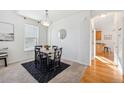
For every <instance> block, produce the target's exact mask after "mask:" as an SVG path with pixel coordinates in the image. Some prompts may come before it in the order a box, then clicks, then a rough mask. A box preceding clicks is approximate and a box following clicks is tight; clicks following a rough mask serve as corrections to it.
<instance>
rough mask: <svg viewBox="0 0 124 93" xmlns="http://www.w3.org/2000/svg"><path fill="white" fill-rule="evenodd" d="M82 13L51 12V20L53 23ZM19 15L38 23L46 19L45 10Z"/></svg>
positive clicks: (21, 12)
mask: <svg viewBox="0 0 124 93" xmlns="http://www.w3.org/2000/svg"><path fill="white" fill-rule="evenodd" d="M79 12H81V10H49V11H48V14H49V18H50V20H51V21H52V22H55V21H57V20H60V19H62V18H65V17H68V16H71V15H74V14H77V13H79ZM17 13H18V14H19V15H21V16H24V17H28V18H31V19H34V20H37V21H41V20H43V19H44V14H45V11H44V10H19V11H17Z"/></svg>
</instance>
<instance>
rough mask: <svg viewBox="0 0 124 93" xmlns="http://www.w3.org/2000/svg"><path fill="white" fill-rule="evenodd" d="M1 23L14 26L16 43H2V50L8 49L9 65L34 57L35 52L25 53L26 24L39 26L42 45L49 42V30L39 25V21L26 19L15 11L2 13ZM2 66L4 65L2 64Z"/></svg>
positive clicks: (0, 14) (0, 44)
mask: <svg viewBox="0 0 124 93" xmlns="http://www.w3.org/2000/svg"><path fill="white" fill-rule="evenodd" d="M0 21H1V22H8V23H12V24H14V39H15V40H14V41H9V42H7V41H6V42H5V41H4V42H0V48H3V47H8V63H13V62H19V61H23V60H27V59H31V58H33V57H34V54H33V53H34V52H32V51H29V52H24V24H25V23H28V24H33V25H39V27H40V41H39V43H40V44H44V43H46V42H47V31H46V30H47V29H46V28H44V27H43V26H41V25H40V24H38V23H37V21H34V20H31V19H26V20H24V18H23V17H21V16H19V15H17V14H16V12H15V11H3V10H1V11H0ZM1 61H2V60H0V64H1V63H4V62H1Z"/></svg>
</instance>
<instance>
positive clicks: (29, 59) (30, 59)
mask: <svg viewBox="0 0 124 93" xmlns="http://www.w3.org/2000/svg"><path fill="white" fill-rule="evenodd" d="M32 60H34V58H28V59H22V60H18V61H12V62H9V63H8V65H10V64H14V63H19V62H28V61H32Z"/></svg>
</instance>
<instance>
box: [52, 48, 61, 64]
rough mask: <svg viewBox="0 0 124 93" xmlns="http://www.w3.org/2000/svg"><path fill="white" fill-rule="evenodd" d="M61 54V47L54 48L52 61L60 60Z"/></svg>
mask: <svg viewBox="0 0 124 93" xmlns="http://www.w3.org/2000/svg"><path fill="white" fill-rule="evenodd" d="M61 55H62V48H59V49H55V52H54V61H55V62H56V61H60V60H61Z"/></svg>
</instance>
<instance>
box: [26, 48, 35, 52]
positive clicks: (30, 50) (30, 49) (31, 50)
mask: <svg viewBox="0 0 124 93" xmlns="http://www.w3.org/2000/svg"><path fill="white" fill-rule="evenodd" d="M33 51H34V49H32V48H27V49H24V52H33Z"/></svg>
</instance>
